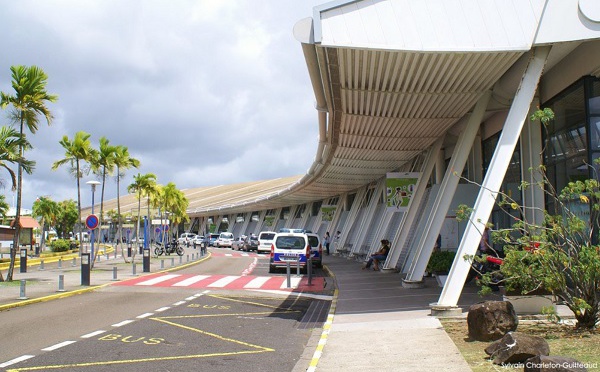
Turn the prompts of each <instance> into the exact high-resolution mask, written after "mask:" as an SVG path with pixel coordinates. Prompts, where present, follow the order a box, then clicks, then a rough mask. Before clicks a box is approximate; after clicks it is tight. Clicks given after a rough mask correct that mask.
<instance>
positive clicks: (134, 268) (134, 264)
mask: <svg viewBox="0 0 600 372" xmlns="http://www.w3.org/2000/svg"><path fill="white" fill-rule="evenodd" d="M136 266H137V265H136V263H135V262H134V263H133V264H132V265H131V269H132V272H131V275H133V276H135V275H136V273H135V270H136Z"/></svg>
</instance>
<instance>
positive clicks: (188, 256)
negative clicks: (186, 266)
mask: <svg viewBox="0 0 600 372" xmlns="http://www.w3.org/2000/svg"><path fill="white" fill-rule="evenodd" d="M185 262H190V255H189V254H186V255H185Z"/></svg>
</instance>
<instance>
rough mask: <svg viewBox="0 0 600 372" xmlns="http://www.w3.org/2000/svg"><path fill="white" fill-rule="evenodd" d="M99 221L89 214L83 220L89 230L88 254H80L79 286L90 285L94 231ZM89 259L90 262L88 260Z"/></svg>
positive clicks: (96, 217)
mask: <svg viewBox="0 0 600 372" xmlns="http://www.w3.org/2000/svg"><path fill="white" fill-rule="evenodd" d="M99 223H100V220H99V219H98V216H96V215H95V214H90V215H89V216H87V218H86V219H85V226H86V227H87V228H88V229H89V230H90V232H91V233H90V253H82V254H81V285H90V272H91V268H92V265H91V261H92V260H93V259H94V240H95V239H94V229H96V228H97V227H98V224H99ZM90 258H91V260H90Z"/></svg>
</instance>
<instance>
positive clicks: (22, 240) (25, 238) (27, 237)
mask: <svg viewBox="0 0 600 372" xmlns="http://www.w3.org/2000/svg"><path fill="white" fill-rule="evenodd" d="M14 222H15V220H12V221H11V222H10V226H11V227H13V228H14ZM19 225H20V227H21V231H20V234H19V244H20V245H21V246H24V245H29V246H31V247H32V248H33V246H34V245H35V243H36V242H35V239H34V237H33V229H39V228H40V224H39V223H38V222H37V220H36V219H35V218H33V217H30V216H21V217H19ZM13 236H14V230H13Z"/></svg>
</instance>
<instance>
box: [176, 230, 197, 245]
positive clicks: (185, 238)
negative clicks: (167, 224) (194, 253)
mask: <svg viewBox="0 0 600 372" xmlns="http://www.w3.org/2000/svg"><path fill="white" fill-rule="evenodd" d="M194 237H196V234H194V233H183V234H181V236H180V237H179V239H177V243H179V245H185V246H186V247H189V246H190V245H191V244H192V239H194Z"/></svg>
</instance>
